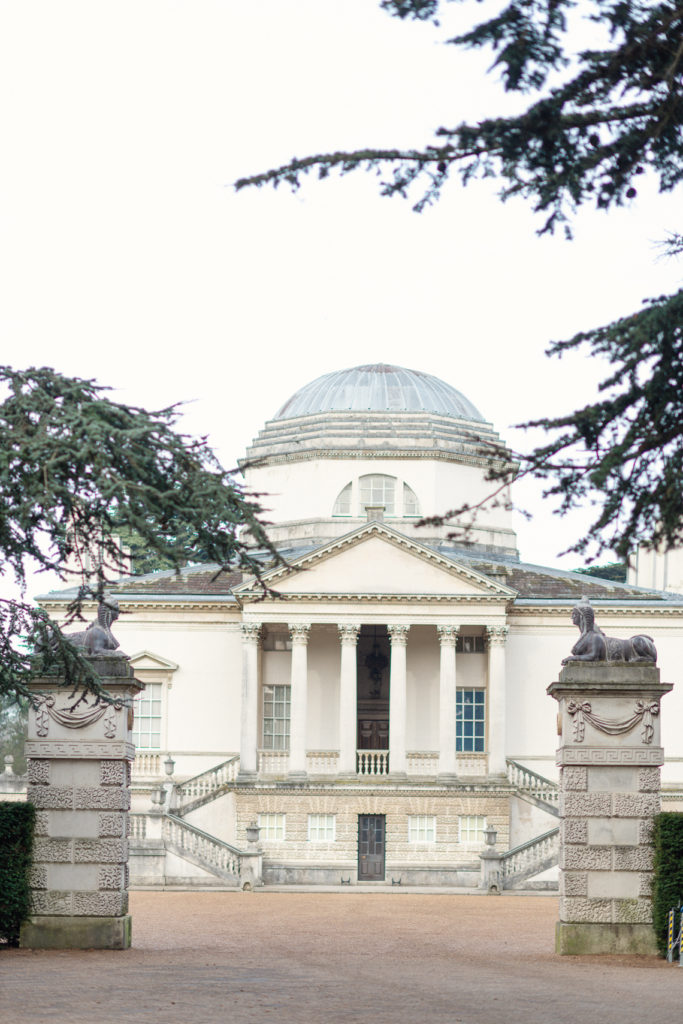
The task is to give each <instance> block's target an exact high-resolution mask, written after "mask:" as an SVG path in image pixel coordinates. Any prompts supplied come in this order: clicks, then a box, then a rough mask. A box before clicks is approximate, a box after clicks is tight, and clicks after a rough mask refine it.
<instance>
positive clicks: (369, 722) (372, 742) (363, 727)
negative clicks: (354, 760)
mask: <svg viewBox="0 0 683 1024" xmlns="http://www.w3.org/2000/svg"><path fill="white" fill-rule="evenodd" d="M358 749H359V750H388V749H389V722H388V721H386V719H378V718H359V719H358Z"/></svg>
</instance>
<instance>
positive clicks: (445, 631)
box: [436, 626, 460, 647]
mask: <svg viewBox="0 0 683 1024" xmlns="http://www.w3.org/2000/svg"><path fill="white" fill-rule="evenodd" d="M436 631H437V633H438V634H439V643H440V644H441V646H442V647H454V646H455V644H456V642H457V639H458V633H459V632H460V626H437V627H436Z"/></svg>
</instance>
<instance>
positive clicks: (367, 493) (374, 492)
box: [358, 473, 396, 516]
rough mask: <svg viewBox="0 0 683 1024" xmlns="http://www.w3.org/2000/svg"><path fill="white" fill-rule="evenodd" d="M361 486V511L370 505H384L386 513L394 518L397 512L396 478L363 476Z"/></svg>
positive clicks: (375, 475)
mask: <svg viewBox="0 0 683 1024" xmlns="http://www.w3.org/2000/svg"><path fill="white" fill-rule="evenodd" d="M358 483H359V484H360V511H361V514H362V513H363V512H364V511H365V509H366V508H367V507H368V505H383V506H384V512H385V514H386V515H388V516H393V515H394V513H395V510H396V477H395V476H381V475H380V474H379V473H376V474H372V475H368V476H362V477H361V478H360V480H359V481H358Z"/></svg>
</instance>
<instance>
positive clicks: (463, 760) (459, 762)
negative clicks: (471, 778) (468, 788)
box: [455, 752, 488, 775]
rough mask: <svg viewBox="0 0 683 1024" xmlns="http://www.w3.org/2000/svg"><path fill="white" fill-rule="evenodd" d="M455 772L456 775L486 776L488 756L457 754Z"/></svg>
mask: <svg viewBox="0 0 683 1024" xmlns="http://www.w3.org/2000/svg"><path fill="white" fill-rule="evenodd" d="M455 756H456V762H455V770H456V772H457V774H458V775H486V774H487V772H488V756H487V755H486V754H473V753H469V752H468V753H459V752H458V753H457V754H456V755H455Z"/></svg>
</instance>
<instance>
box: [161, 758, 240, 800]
mask: <svg viewBox="0 0 683 1024" xmlns="http://www.w3.org/2000/svg"><path fill="white" fill-rule="evenodd" d="M238 761H239V754H233V755H232V757H229V758H228V760H227V761H222V762H221V764H217V765H214V766H213V768H207V769H206V771H203V772H200V773H199V775H193V776H192V778H191V779H187V780H186V781H185V782H181V783H180V784H179V785H178V786H176V789H175V792H176V796H177V798H178V799H179V800H181V801H182V800H188V799H190V798H192V797H197V796H204V795H205V794H207V793H212V792H213V791H214V790H216V789H219V788H220V786H224V785H227V783H229V782H234V781H235V776H236V774H237V772H236V770H235V769H236V766H237V762H238Z"/></svg>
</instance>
